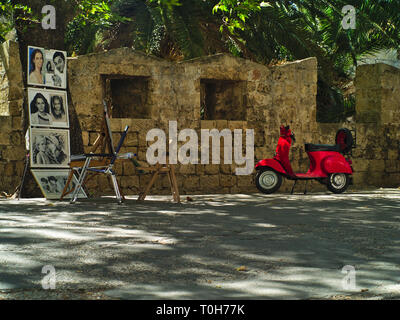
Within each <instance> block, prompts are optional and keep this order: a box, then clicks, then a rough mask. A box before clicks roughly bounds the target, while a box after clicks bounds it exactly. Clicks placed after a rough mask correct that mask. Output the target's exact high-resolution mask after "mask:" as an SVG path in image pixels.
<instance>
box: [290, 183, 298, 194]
mask: <svg viewBox="0 0 400 320" xmlns="http://www.w3.org/2000/svg"><path fill="white" fill-rule="evenodd" d="M296 183H297V180H294V184H293V187H292V191H290V194H293V191H294V186H295V185H296Z"/></svg>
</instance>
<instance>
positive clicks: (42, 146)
mask: <svg viewBox="0 0 400 320" xmlns="http://www.w3.org/2000/svg"><path fill="white" fill-rule="evenodd" d="M37 148H38V150H39V151H40V152H45V151H46V148H47V143H46V139H45V138H44V137H41V138H39V141H38V144H37Z"/></svg>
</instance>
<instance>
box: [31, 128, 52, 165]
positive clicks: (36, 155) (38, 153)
mask: <svg viewBox="0 0 400 320" xmlns="http://www.w3.org/2000/svg"><path fill="white" fill-rule="evenodd" d="M32 148H33V159H32V160H33V163H34V164H49V163H50V158H49V157H48V148H47V138H46V137H45V136H42V135H39V136H36V137H35V139H34V141H33V146H32Z"/></svg>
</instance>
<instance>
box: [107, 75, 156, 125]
mask: <svg viewBox="0 0 400 320" xmlns="http://www.w3.org/2000/svg"><path fill="white" fill-rule="evenodd" d="M104 80H105V82H104V83H105V98H106V100H107V101H108V102H109V103H110V104H111V106H112V107H111V112H110V116H111V117H112V118H132V119H150V118H151V109H150V106H149V103H148V97H149V77H139V76H136V77H134V76H105V79H104Z"/></svg>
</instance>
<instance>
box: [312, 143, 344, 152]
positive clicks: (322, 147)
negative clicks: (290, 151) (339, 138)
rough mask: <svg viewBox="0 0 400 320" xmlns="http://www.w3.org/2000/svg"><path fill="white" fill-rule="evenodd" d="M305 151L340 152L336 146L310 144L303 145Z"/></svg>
mask: <svg viewBox="0 0 400 320" xmlns="http://www.w3.org/2000/svg"><path fill="white" fill-rule="evenodd" d="M304 146H305V148H306V151H309V152H314V151H336V152H340V146H339V145H338V144H312V143H306V144H304Z"/></svg>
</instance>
